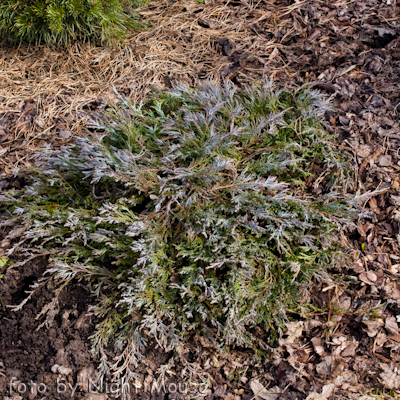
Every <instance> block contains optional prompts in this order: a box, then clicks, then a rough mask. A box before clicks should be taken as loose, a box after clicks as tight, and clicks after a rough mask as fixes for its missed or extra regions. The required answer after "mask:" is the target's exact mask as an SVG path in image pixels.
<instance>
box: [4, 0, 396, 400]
mask: <svg viewBox="0 0 400 400" xmlns="http://www.w3.org/2000/svg"><path fill="white" fill-rule="evenodd" d="M143 14H144V19H145V21H146V22H148V23H149V24H150V25H151V27H149V28H148V29H147V30H143V31H142V32H139V33H136V34H135V35H133V36H132V38H131V39H130V41H129V43H128V44H127V45H126V46H125V47H123V48H121V49H104V48H96V47H90V46H87V45H78V44H77V45H74V46H71V48H70V49H68V50H65V51H61V50H56V49H46V48H34V49H32V48H26V47H20V48H18V49H11V48H3V49H0V100H1V101H0V158H1V159H0V169H1V171H2V172H3V179H2V178H0V189H2V188H6V187H8V186H10V185H16V186H18V185H19V182H18V181H13V179H12V175H13V172H14V170H15V169H16V168H19V167H21V166H23V165H24V163H25V162H28V161H29V154H30V153H31V152H33V151H35V150H36V149H37V148H39V147H40V146H42V145H45V144H48V143H50V144H51V145H53V146H60V145H62V144H63V143H66V142H68V141H69V140H71V137H72V136H74V135H81V134H85V133H86V132H87V129H88V126H89V125H90V121H89V120H88V118H90V115H91V113H92V112H93V111H96V112H97V111H101V110H102V109H103V108H104V107H105V106H106V104H107V102H111V103H113V102H116V101H117V99H116V97H115V94H114V91H113V88H115V89H116V91H117V92H119V93H122V94H123V95H125V96H126V97H128V98H130V99H132V100H133V101H139V100H141V99H143V98H145V97H146V95H147V94H148V93H149V91H151V90H154V89H166V88H168V87H170V85H171V82H172V81H174V80H177V79H179V80H185V81H188V82H190V83H194V81H195V79H198V78H199V79H204V78H207V77H211V76H212V77H214V78H215V79H223V78H228V79H232V80H233V81H234V82H235V83H236V84H237V85H239V86H243V85H245V84H246V83H247V82H249V81H251V80H253V79H256V78H257V77H260V76H261V75H263V74H266V75H268V76H270V77H273V78H274V79H275V80H276V81H278V82H279V83H280V84H288V85H302V84H304V83H307V84H310V85H312V86H314V87H315V88H317V89H319V90H321V91H323V92H325V93H328V94H330V95H331V96H332V99H333V102H334V104H335V106H336V109H337V111H336V112H334V113H329V114H327V115H326V119H327V122H328V123H329V125H327V128H328V129H331V130H332V132H333V133H335V134H336V135H338V137H339V138H340V139H341V141H342V143H341V145H342V146H343V148H344V149H346V150H350V151H351V152H352V153H353V154H354V162H355V165H354V168H355V173H356V175H357V177H358V181H359V190H360V191H361V192H367V191H376V190H378V191H379V192H380V194H375V195H373V196H372V197H371V198H370V199H369V200H368V201H367V202H366V204H365V207H366V209H367V210H368V212H369V214H368V215H367V216H365V217H364V218H362V219H360V221H358V225H357V228H356V229H354V230H351V231H348V232H345V235H346V240H348V241H349V243H351V245H352V248H353V258H354V264H353V266H352V268H350V269H348V270H346V271H332V278H334V279H332V281H331V282H324V283H320V282H319V283H318V282H316V283H315V285H314V287H313V291H312V292H313V298H310V302H312V304H313V305H314V309H315V311H314V312H313V313H312V315H303V316H302V317H303V319H304V321H301V322H295V323H290V324H289V325H288V330H287V335H286V336H285V337H284V338H282V340H281V343H280V353H278V355H276V357H275V358H274V359H273V360H272V361H271V362H268V363H267V362H257V361H256V360H254V359H252V358H251V357H250V356H249V352H246V351H242V350H232V352H231V354H230V356H229V357H227V356H226V357H224V356H222V355H220V354H214V353H213V352H212V351H211V349H210V348H208V347H207V343H203V342H201V343H198V342H197V341H194V343H192V344H191V345H190V347H189V349H188V350H190V352H191V353H192V361H193V363H192V364H191V365H189V366H188V365H182V364H181V363H180V361H179V359H176V360H174V359H173V358H172V355H166V354H160V352H158V351H156V350H154V351H153V352H151V353H149V354H148V355H147V356H148V357H147V360H146V362H147V365H145V366H143V368H141V369H140V370H138V371H136V373H137V381H138V389H137V393H136V394H134V396H133V398H135V399H136V398H137V399H150V398H151V399H153V398H154V399H159V400H161V399H166V400H167V399H184V398H189V397H190V394H183V393H172V392H173V390H171V385H168V384H167V385H166V388H167V392H168V390H170V393H164V392H163V391H161V392H159V393H156V391H153V392H152V391H151V383H152V382H153V379H154V378H155V377H156V376H158V375H159V373H160V371H159V370H158V368H159V367H160V366H161V365H162V364H163V365H166V366H167V367H165V368H164V370H166V371H167V373H165V379H166V381H167V382H168V383H176V384H178V382H182V381H183V380H184V378H186V377H188V376H190V378H191V382H192V383H197V384H198V383H201V379H200V378H199V375H197V376H196V371H201V374H202V375H203V378H204V380H205V381H207V379H208V378H207V377H208V376H209V377H210V380H209V381H208V383H207V384H205V385H204V386H202V388H203V389H204V394H205V396H202V397H200V398H204V399H206V400H209V399H229V400H241V399H247V400H249V399H252V398H255V394H257V393H258V397H257V398H258V399H259V398H264V399H274V400H277V399H285V400H286V399H305V398H307V397H308V398H309V399H310V400H311V399H313V398H314V399H317V400H318V399H322V400H324V399H326V398H328V397H329V395H331V397H330V398H337V399H350V398H363V397H361V396H362V395H365V396H366V395H367V393H375V394H377V393H378V394H379V395H380V396H382V397H380V398H396V396H397V398H400V397H399V396H400V392H399V389H400V370H399V369H398V365H399V361H400V352H399V350H400V330H399V326H400V280H399V277H400V127H399V120H400V33H399V27H400V11H399V8H398V7H397V6H396V2H395V1H394V0H393V1H392V0H385V1H383V0H362V1H337V2H329V1H316V0H306V1H296V2H293V1H280V0H275V1H274V0H271V1H268V2H250V1H249V2H247V1H244V0H242V1H235V0H234V1H231V2H229V3H224V2H222V1H206V2H205V4H200V3H199V2H196V1H178V2H167V1H165V2H158V3H157V4H155V3H154V4H152V5H150V6H149V7H148V8H146V9H145V10H144V13H143ZM0 234H1V233H0ZM9 245H10V244H9V243H6V242H4V241H1V237H0V256H1V255H2V254H4V252H5V251H6V249H7V247H8V246H9ZM43 263H44V261H43V260H41V263H37V264H36V263H34V262H32V263H31V264H27V265H26V266H24V267H23V268H20V269H18V268H16V269H15V270H14V269H11V270H10V271H7V273H6V275H5V276H4V278H3V280H2V281H1V282H0V290H2V292H1V298H0V300H1V301H0V307H1V308H0V318H2V320H1V324H0V396H2V397H4V396H6V395H7V393H8V387H7V384H8V382H9V379H10V378H11V377H12V376H16V377H17V378H18V379H19V380H20V381H21V382H29V381H30V380H31V379H32V380H33V381H34V382H43V381H45V382H48V384H49V387H50V388H51V389H52V391H53V392H52V394H51V395H50V396H49V397H46V396H45V397H44V398H49V399H50V398H60V399H63V398H68V397H69V398H70V394H71V391H69V392H68V393H66V394H65V396H64V395H57V394H54V388H55V383H54V382H55V379H56V377H57V376H58V377H60V378H62V379H64V380H65V379H66V380H67V381H68V380H69V382H70V383H71V384H73V383H74V382H76V380H77V374H78V373H79V372H82V371H86V370H89V369H90V368H93V366H96V365H97V362H98V360H94V361H93V360H91V359H89V358H88V356H87V354H88V349H89V347H90V343H89V341H88V340H87V337H88V336H89V335H90V332H91V329H92V328H91V326H92V325H93V321H91V320H90V317H88V316H87V306H88V305H89V303H90V299H89V298H88V296H87V294H86V292H85V290H84V289H83V288H81V287H80V288H77V289H74V290H76V291H77V293H72V292H68V293H67V295H66V296H65V298H61V300H60V302H61V303H60V305H59V307H60V309H61V312H60V313H59V315H58V316H56V317H55V319H54V323H53V325H52V326H51V327H49V328H46V327H43V328H42V329H41V330H39V331H36V327H37V326H38V325H39V324H40V321H37V320H35V316H36V314H37V313H38V312H40V310H41V309H42V307H43V305H44V304H45V302H46V301H49V300H51V296H50V295H49V294H48V293H41V294H40V295H39V296H37V297H34V298H33V300H32V301H31V302H30V303H28V304H27V305H26V306H25V308H23V309H22V310H21V311H20V312H18V313H15V312H12V311H10V309H9V308H7V307H6V306H7V305H10V304H16V303H18V302H19V301H21V300H22V299H23V296H24V291H25V290H28V289H29V285H30V284H31V283H33V281H34V280H35V279H36V278H37V277H39V276H40V274H41V272H42V271H43ZM0 272H1V271H0ZM78 292H79V293H78ZM74 296H75V297H74ZM73 298H79V299H80V301H79V302H74V301H72V300H71V299H73ZM78 321H80V322H79V323H78ZM82 321H84V322H82ZM46 329H47V330H46ZM174 363H175V364H174ZM54 364H59V365H62V366H64V367H66V368H71V372H70V374H67V375H63V374H62V373H60V372H59V371H58V372H57V371H56V372H55V373H53V372H52V371H51V367H52V366H53V365H54ZM190 368H192V369H193V371H192V370H191V369H190ZM168 371H169V372H168ZM197 373H198V372H197ZM172 388H173V386H172ZM190 388H191V390H193V393H192V394H191V396H196V395H198V394H199V393H198V390H197V388H198V386H196V385H191V386H190ZM264 388H265V390H264V392H263V389H264ZM178 389H179V388H178ZM195 389H196V390H197V392H196V390H195ZM181 391H182V390H181ZM178 392H179V390H178ZM313 392H318V395H319V396H320V397H318V395H317V394H312V393H313ZM321 392H322V394H321ZM78 393H79V394H78V395H77V396H76V398H83V396H84V394H83V393H84V392H82V391H81V392H78ZM57 396H58V397H57ZM63 396H64V397H63ZM31 397H32V396H31ZM24 398H25V397H24ZM32 398H40V397H39V395H37V397H32ZM368 398H375V397H364V399H368ZM98 400H102V399H98Z"/></svg>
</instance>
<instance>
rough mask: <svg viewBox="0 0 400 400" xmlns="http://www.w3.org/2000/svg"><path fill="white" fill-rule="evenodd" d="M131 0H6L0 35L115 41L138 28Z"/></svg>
mask: <svg viewBox="0 0 400 400" xmlns="http://www.w3.org/2000/svg"><path fill="white" fill-rule="evenodd" d="M138 4H139V3H138V2H136V1H131V0H22V1H21V0H6V1H2V2H1V4H0V38H2V39H11V40H12V41H17V42H21V41H28V42H34V43H39V42H42V41H43V42H46V43H48V44H60V43H62V44H66V43H67V42H68V41H70V40H75V39H81V40H94V39H101V40H102V41H103V42H113V41H116V40H121V39H123V38H124V37H125V35H126V33H127V31H128V30H129V29H133V28H135V27H138V22H137V15H135V14H134V13H133V9H134V6H137V5H138Z"/></svg>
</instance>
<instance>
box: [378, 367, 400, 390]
mask: <svg viewBox="0 0 400 400" xmlns="http://www.w3.org/2000/svg"><path fill="white" fill-rule="evenodd" d="M380 366H381V368H382V369H383V372H382V373H381V374H380V377H381V381H382V384H383V385H384V386H385V388H387V389H399V388H400V370H399V369H398V368H397V367H395V366H394V365H389V364H384V363H381V365H380Z"/></svg>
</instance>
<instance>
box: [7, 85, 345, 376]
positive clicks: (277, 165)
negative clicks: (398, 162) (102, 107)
mask: <svg viewBox="0 0 400 400" xmlns="http://www.w3.org/2000/svg"><path fill="white" fill-rule="evenodd" d="M328 108H329V103H328V102H327V101H326V100H325V99H324V98H323V97H322V96H321V95H320V94H319V93H317V92H315V91H309V90H303V89H302V90H298V91H295V92H291V91H288V90H281V89H276V88H275V87H274V86H273V84H272V83H271V82H270V81H265V82H264V83H263V84H262V85H252V86H250V87H248V88H247V89H246V90H242V91H240V90H237V88H235V86H234V85H233V84H232V83H230V82H226V83H225V84H224V85H223V86H222V87H221V86H219V85H218V84H214V83H211V82H205V83H203V84H201V85H200V86H199V88H198V89H190V88H189V87H188V86H186V85H180V86H176V87H175V88H174V90H173V91H172V92H170V93H168V94H163V93H159V94H155V95H153V98H152V100H151V101H149V102H147V103H146V104H144V105H142V106H139V107H134V106H132V104H130V103H129V102H123V103H121V104H120V105H119V107H116V108H115V109H114V110H113V111H111V112H110V114H108V115H107V116H104V117H103V123H102V124H101V125H99V126H98V128H97V130H98V131H99V130H100V131H103V133H102V134H100V133H98V134H96V135H94V136H93V137H92V138H79V139H77V140H76V142H75V144H72V145H69V146H66V147H63V148H61V149H60V150H50V149H48V150H47V151H45V152H42V153H40V154H38V156H37V160H38V161H37V169H35V170H30V171H28V172H26V173H25V175H24V177H25V178H26V180H27V182H28V184H27V186H26V188H24V189H22V190H18V191H11V192H9V193H8V194H5V195H3V196H1V197H0V201H1V202H2V203H0V206H1V205H2V207H3V225H7V224H8V223H9V221H10V218H12V221H13V224H15V223H16V222H18V221H19V223H17V227H16V228H15V229H14V230H13V231H12V232H11V233H10V238H11V237H15V236H17V235H21V234H22V239H21V241H20V242H19V244H18V245H16V247H15V248H19V249H20V250H21V249H25V251H26V252H27V256H29V255H31V254H32V252H42V253H45V254H52V256H51V260H50V261H51V266H50V268H49V270H48V273H49V274H51V276H52V280H53V281H54V282H56V283H57V284H58V285H61V287H64V286H65V285H67V284H71V285H73V284H75V283H76V282H77V280H83V281H84V282H85V283H86V284H87V285H88V287H89V288H90V290H91V291H92V293H93V295H94V296H96V298H97V305H96V307H95V308H94V313H95V314H96V315H97V316H98V317H99V318H100V321H101V322H100V323H99V324H98V325H97V328H96V333H95V335H94V336H93V343H94V348H95V349H96V350H97V351H99V352H100V354H101V355H102V360H103V368H105V369H107V357H106V353H105V352H104V348H105V346H106V345H107V344H109V343H113V344H115V345H117V347H118V348H120V349H121V350H122V349H124V351H123V352H122V353H121V358H120V359H119V361H118V362H117V363H116V364H114V365H113V367H112V368H113V369H114V370H117V371H122V370H125V369H126V368H128V366H129V365H130V364H135V363H136V362H137V361H138V359H139V358H140V357H141V354H142V353H143V350H144V348H145V345H146V342H148V340H149V339H150V338H152V339H154V340H156V342H157V343H158V345H159V346H160V347H161V348H163V349H164V350H167V351H168V350H172V349H178V350H179V349H180V348H181V346H182V343H183V341H184V339H185V338H186V337H189V336H190V335H191V334H193V333H198V334H200V335H203V336H206V337H207V338H208V339H209V340H211V341H212V342H213V343H214V345H215V346H217V347H223V346H230V345H239V346H247V347H251V348H253V349H254V350H255V351H257V352H259V353H263V352H265V351H267V350H268V349H269V348H270V346H271V345H272V344H273V340H274V337H275V335H276V332H275V329H276V328H277V327H279V326H280V325H281V324H282V323H283V322H285V321H287V319H288V317H287V315H286V311H287V309H288V308H290V309H292V310H293V309H295V308H296V307H297V300H298V295H299V292H307V290H308V288H309V282H310V280H311V279H312V278H313V277H318V276H320V275H322V274H324V273H325V271H326V269H327V268H329V267H332V266H337V265H342V264H343V263H344V262H345V261H344V260H345V256H344V254H343V252H342V250H341V246H340V241H339V238H338V231H340V229H341V227H342V226H343V225H345V224H347V223H348V222H349V221H350V218H351V215H352V200H351V199H350V200H349V199H347V198H346V196H345V192H346V190H347V187H348V186H349V184H350V183H349V182H348V181H349V178H348V177H347V169H348V165H347V161H346V157H345V156H344V155H343V154H341V152H339V151H337V149H336V147H335V146H334V145H333V143H332V140H333V139H332V137H331V136H330V135H329V134H327V132H326V131H325V130H324V129H323V126H322V124H321V115H322V114H323V113H324V112H325V111H326V110H327V109H328ZM312 184H314V185H312ZM311 186H313V189H314V190H315V191H316V192H317V193H319V195H318V197H315V196H314V197H313V196H311V192H312V188H311ZM7 214H8V216H7ZM256 326H258V327H260V328H262V330H263V331H264V332H265V335H264V336H260V335H259V334H257V333H256V332H257V331H256V330H255V329H254V328H255V327H256Z"/></svg>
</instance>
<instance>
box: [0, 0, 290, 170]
mask: <svg viewBox="0 0 400 400" xmlns="http://www.w3.org/2000/svg"><path fill="white" fill-rule="evenodd" d="M267 8H268V9H267ZM267 8H265V9H263V8H261V7H259V6H258V5H257V4H253V3H248V2H235V3H232V4H230V3H229V2H224V1H216V2H213V3H209V2H206V4H200V3H199V2H196V1H192V2H190V1H189V2H188V1H178V2H175V3H171V2H167V1H161V2H157V4H152V5H150V6H147V7H145V8H142V9H140V11H141V13H142V15H143V20H144V22H145V23H146V24H148V27H147V28H145V29H143V30H142V31H140V32H136V33H134V34H133V35H132V37H130V39H129V40H128V42H127V43H126V44H125V45H124V46H122V47H120V48H105V47H95V46H93V45H89V44H78V43H76V44H73V45H71V46H70V47H68V48H66V49H54V48H52V49H49V48H46V47H43V46H40V47H36V46H35V47H33V46H32V47H26V46H20V47H18V48H6V47H3V48H1V49H0V99H1V100H2V101H1V102H0V129H1V128H2V126H3V128H4V127H5V128H6V129H5V131H6V133H8V134H9V135H8V136H9V137H8V138H7V140H6V141H3V143H1V144H0V146H2V149H0V155H1V160H0V172H1V167H3V169H4V168H5V170H6V172H9V171H10V170H11V168H12V167H13V166H19V165H21V164H22V162H25V161H26V160H27V159H28V157H27V155H28V154H29V153H31V152H32V151H34V150H35V149H36V148H37V147H40V146H41V145H43V144H45V143H46V142H52V141H53V139H55V138H58V132H59V131H60V130H62V129H68V130H69V131H71V133H72V135H81V134H84V133H85V132H86V131H87V129H86V125H87V118H86V116H87V115H88V112H90V111H91V110H93V109H96V108H98V107H100V108H101V106H102V105H104V104H105V103H107V102H115V101H117V98H116V97H115V95H114V94H113V93H114V92H113V88H115V89H116V90H117V91H118V92H120V93H122V94H124V95H125V96H126V97H128V98H129V99H130V100H133V101H140V100H142V99H143V98H145V97H146V96H147V94H148V93H149V92H150V91H152V90H154V89H165V88H166V87H168V85H169V83H170V81H171V80H172V81H173V80H185V81H189V82H193V80H194V79H196V78H205V77H210V76H214V77H216V78H220V77H221V76H222V77H228V78H229V77H232V73H234V75H237V79H238V80H242V81H243V80H245V81H246V80H251V79H252V77H254V75H257V76H259V75H261V74H263V73H265V72H268V73H269V74H270V75H271V72H273V71H272V70H271V69H270V64H271V61H272V58H274V57H275V56H276V55H277V53H278V52H277V49H278V48H279V47H280V44H279V43H278V41H277V40H275V39H271V40H270V39H267V38H266V36H265V35H259V34H258V33H257V28H256V27H257V24H259V23H262V24H263V29H264V30H265V29H266V28H267V30H270V31H271V32H273V31H276V29H277V28H278V27H282V26H283V25H287V26H289V24H290V23H291V20H292V18H291V16H290V15H288V14H287V12H288V11H292V10H291V9H290V10H289V9H288V8H280V9H278V8H277V7H275V6H273V5H271V6H268V7H267ZM271 10H272V11H271ZM279 15H285V17H284V18H279ZM271 36H272V35H271ZM221 40H222V41H223V40H225V41H226V40H229V43H230V45H229V49H228V53H226V49H225V51H224V50H223V49H222V46H221V45H220V44H218V43H221ZM235 59H237V60H236V61H235ZM246 59H247V60H250V59H252V60H255V59H256V60H260V63H258V64H257V62H256V64H257V65H259V66H260V68H257V67H256V68H254V63H251V66H252V68H250V65H248V66H246V62H245V61H243V60H246ZM235 62H236V64H238V65H239V66H240V68H236V69H235V68H232V65H234V64H235ZM29 103H32V104H31V105H30V106H29V107H28V108H27V105H28V104H29ZM7 121H8V122H7ZM0 134H1V131H0ZM10 134H11V136H10ZM0 139H1V138H0Z"/></svg>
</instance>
